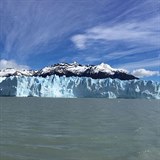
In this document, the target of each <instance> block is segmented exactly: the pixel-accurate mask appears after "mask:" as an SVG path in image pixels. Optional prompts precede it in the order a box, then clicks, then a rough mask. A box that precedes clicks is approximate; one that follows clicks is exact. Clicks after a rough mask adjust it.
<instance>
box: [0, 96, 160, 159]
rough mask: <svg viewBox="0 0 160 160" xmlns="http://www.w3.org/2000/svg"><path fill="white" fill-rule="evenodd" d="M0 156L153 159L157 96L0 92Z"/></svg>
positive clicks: (158, 128)
mask: <svg viewBox="0 0 160 160" xmlns="http://www.w3.org/2000/svg"><path fill="white" fill-rule="evenodd" d="M0 159H1V160H159V159H160V101H158V100H115V99H114V100H108V99H52V98H14V97H13V98H0Z"/></svg>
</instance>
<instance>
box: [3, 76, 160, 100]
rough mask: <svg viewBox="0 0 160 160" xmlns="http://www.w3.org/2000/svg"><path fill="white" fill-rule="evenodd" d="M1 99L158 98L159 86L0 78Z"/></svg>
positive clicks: (140, 82)
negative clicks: (3, 97) (6, 97)
mask: <svg viewBox="0 0 160 160" xmlns="http://www.w3.org/2000/svg"><path fill="white" fill-rule="evenodd" d="M0 96H17V97H30V96H31V97H32V96H35V97H64V98H67V97H68V98H76V97H77V98H139V99H143V98H144V99H160V83H159V82H154V81H144V80H137V79H135V80H119V79H111V78H105V79H92V78H90V77H66V76H58V75H51V76H47V77H45V78H44V77H38V76H24V75H23V76H10V77H0Z"/></svg>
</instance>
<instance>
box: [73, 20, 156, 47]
mask: <svg viewBox="0 0 160 160" xmlns="http://www.w3.org/2000/svg"><path fill="white" fill-rule="evenodd" d="M157 23H158V21H157V18H156V17H155V18H154V19H150V20H148V21H145V22H123V23H119V24H114V25H112V26H104V25H103V26H95V27H93V28H90V29H88V30H86V31H85V33H84V34H77V35H74V36H73V37H71V40H72V42H73V43H74V44H75V46H76V47H77V48H78V49H85V48H87V46H88V44H92V43H94V42H95V41H96V42H101V41H102V42H107V41H121V42H122V41H123V42H126V43H128V42H132V43H135V44H140V45H141V44H143V45H144V44H147V45H151V46H158V45H159V44H158V41H159V36H158V34H157V28H156V27H155V24H157ZM153 24H154V25H153ZM157 26H158V24H157ZM108 47H109V46H108Z"/></svg>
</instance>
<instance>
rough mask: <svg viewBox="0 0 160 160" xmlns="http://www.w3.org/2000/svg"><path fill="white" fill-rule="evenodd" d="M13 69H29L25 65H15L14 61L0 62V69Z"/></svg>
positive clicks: (3, 60)
mask: <svg viewBox="0 0 160 160" xmlns="http://www.w3.org/2000/svg"><path fill="white" fill-rule="evenodd" d="M5 68H15V69H29V67H28V66H26V65H21V64H17V63H16V62H15V61H14V60H5V59H2V60H0V69H5Z"/></svg>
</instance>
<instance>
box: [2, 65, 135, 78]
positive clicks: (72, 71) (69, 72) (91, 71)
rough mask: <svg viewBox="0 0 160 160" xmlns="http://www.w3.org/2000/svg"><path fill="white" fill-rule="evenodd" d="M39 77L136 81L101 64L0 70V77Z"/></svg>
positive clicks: (124, 73) (130, 76)
mask: <svg viewBox="0 0 160 160" xmlns="http://www.w3.org/2000/svg"><path fill="white" fill-rule="evenodd" d="M21 75H25V76H39V77H47V76H51V75H58V76H64V75H65V76H66V77H71V76H75V77H91V78H93V79H103V78H112V79H115V78H117V79H120V80H131V79H138V78H137V77H135V76H133V75H131V74H128V73H127V72H126V71H125V70H123V69H115V68H112V67H111V66H109V65H108V64H104V63H101V64H100V65H81V64H78V63H76V62H74V63H70V64H69V63H58V64H54V65H52V66H49V67H45V68H43V69H41V70H39V71H32V70H16V69H12V68H8V69H3V70H0V76H1V77H9V76H21Z"/></svg>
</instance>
